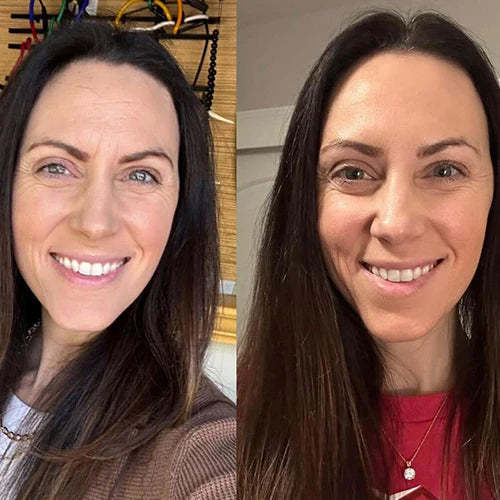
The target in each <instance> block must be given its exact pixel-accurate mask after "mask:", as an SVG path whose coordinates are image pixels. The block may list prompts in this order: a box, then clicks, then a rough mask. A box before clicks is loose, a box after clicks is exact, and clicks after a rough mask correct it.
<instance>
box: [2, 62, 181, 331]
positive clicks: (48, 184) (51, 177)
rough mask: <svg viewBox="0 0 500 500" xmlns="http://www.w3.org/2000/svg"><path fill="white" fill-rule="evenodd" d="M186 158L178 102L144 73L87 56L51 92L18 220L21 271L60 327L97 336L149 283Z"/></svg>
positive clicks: (34, 117) (33, 126) (21, 185)
mask: <svg viewBox="0 0 500 500" xmlns="http://www.w3.org/2000/svg"><path fill="white" fill-rule="evenodd" d="M178 155H179V126H178V122H177V115H176V111H175V108H174V104H173V101H172V98H171V96H170V94H169V92H168V91H167V90H166V89H165V87H163V86H162V85H161V84H160V83H158V82H157V81H156V80H155V79H153V78H152V77H151V76H149V75H148V74H146V73H145V72H142V71H141V70H139V69H136V68H134V67H132V66H129V65H119V66H117V65H110V64H107V63H103V62H97V61H84V62H83V61H80V62H77V63H74V64H72V65H70V66H68V67H67V68H66V69H65V70H64V71H62V72H61V73H60V74H58V75H57V76H55V77H54V78H53V79H52V80H51V81H50V83H49V84H48V85H47V86H46V87H45V89H44V90H43V92H42V93H41V95H40V97H39V99H38V101H37V103H36V105H35V107H34V108H33V111H32V113H31V116H30V119H29V122H28V125H27V128H26V131H25V135H24V138H23V142H22V145H21V149H20V155H19V160H18V166H17V172H16V177H15V181H14V188H13V199H12V210H13V215H12V224H13V233H14V244H15V258H16V262H17V265H18V267H19V269H20V271H21V274H22V276H23V278H24V279H25V281H26V283H27V284H28V286H29V287H30V289H31V290H32V291H33V293H34V294H35V295H36V297H37V298H38V300H39V301H40V302H41V304H42V307H43V308H44V310H45V312H46V313H48V314H49V316H50V318H51V320H52V321H53V322H55V323H56V324H57V325H59V326H60V327H62V328H66V329H70V330H78V331H83V332H98V331H101V330H103V329H104V328H106V327H108V326H109V325H110V324H111V323H112V322H113V321H114V320H115V319H116V318H117V317H118V316H119V315H120V314H121V313H122V312H123V311H124V310H125V309H126V308H127V307H128V306H129V305H130V304H131V303H132V302H133V301H134V300H135V299H136V298H137V297H138V296H139V294H140V293H141V291H142V290H143V289H144V288H145V286H146V285H147V283H148V282H149V280H150V279H151V277H152V275H153V273H154V271H155V269H156V268H157V265H158V263H159V261H160V258H161V255H162V253H163V250H164V248H165V246H166V243H167V240H168V237H169V233H170V229H171V225H172V219H173V216H174V212H175V209H176V207H177V201H178V194H179V175H178ZM123 262H125V263H124V264H123ZM65 264H66V266H67V267H69V268H70V269H67V267H65ZM117 266H119V267H117Z"/></svg>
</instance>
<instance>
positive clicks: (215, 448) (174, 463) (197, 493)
mask: <svg viewBox="0 0 500 500" xmlns="http://www.w3.org/2000/svg"><path fill="white" fill-rule="evenodd" d="M125 465H126V467H125ZM120 472H121V474H120ZM108 499H113V500H139V499H141V500H160V499H161V500H235V499H236V416H235V408H234V405H233V403H232V402H230V401H229V400H228V399H227V398H226V397H225V396H223V395H222V393H221V392H220V391H219V390H218V389H216V388H215V386H213V384H212V383H211V382H208V381H207V380H206V379H204V380H203V382H202V384H201V386H200V390H199V391H198V395H197V398H196V402H195V405H194V409H193V414H192V416H191V418H189V420H187V422H185V423H184V424H183V425H181V426H179V427H176V428H175V429H167V430H166V431H164V432H162V433H160V434H159V435H158V437H157V438H156V440H155V441H154V443H153V444H152V445H150V446H148V447H145V449H139V450H136V451H135V452H134V453H132V454H130V455H129V456H128V457H125V458H122V459H120V460H116V461H113V462H111V463H109V464H107V465H105V466H104V467H103V468H102V469H101V472H100V473H99V475H98V477H97V478H96V481H95V483H94V484H93V485H92V486H91V487H90V489H89V491H88V493H87V495H86V496H85V500H108ZM75 500H76V499H75Z"/></svg>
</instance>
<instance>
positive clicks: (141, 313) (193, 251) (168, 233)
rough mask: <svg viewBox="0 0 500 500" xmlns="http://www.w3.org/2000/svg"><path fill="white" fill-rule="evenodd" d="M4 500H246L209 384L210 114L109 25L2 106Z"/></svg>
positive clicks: (20, 79)
mask: <svg viewBox="0 0 500 500" xmlns="http://www.w3.org/2000/svg"><path fill="white" fill-rule="evenodd" d="M0 144H2V148H1V150H0V164H1V165H2V169H1V170H0V176H1V182H0V200H1V201H0V203H1V204H2V205H1V206H2V213H3V215H4V217H3V220H4V224H3V226H2V227H1V228H0V231H1V232H2V236H1V241H2V245H1V247H0V261H1V262H2V263H3V266H2V267H3V269H4V272H3V273H2V275H1V277H0V289H1V290H2V295H1V304H2V315H1V317H0V345H1V353H0V355H1V356H0V408H2V409H3V411H2V413H1V416H2V422H1V425H2V427H1V429H2V434H1V435H0V452H1V459H0V468H1V474H2V485H1V492H0V496H1V498H17V499H30V500H32V499H35V500H36V499H55V498H57V499H65V498H88V499H93V500H94V499H98V498H103V499H104V498H120V499H128V498H130V499H135V498H151V499H153V498H154V499H159V498H172V499H175V498H178V499H186V498H194V497H196V498H200V499H201V498H203V499H205V498H206V499H216V498H228V499H230V498H235V496H236V493H235V478H234V468H235V436H234V433H235V417H234V408H233V404H232V403H230V402H229V401H228V400H227V399H226V398H225V397H224V396H223V395H222V394H221V393H220V392H219V391H218V390H217V389H215V387H214V386H213V385H212V384H211V383H210V382H209V381H208V380H207V379H206V378H205V377H204V376H202V363H203V357H204V353H205V350H206V347H207V344H208V342H209V339H210V336H211V333H212V330H213V320H214V313H215V309H216V306H217V292H218V283H219V280H218V276H219V275H218V269H219V267H218V247H217V227H216V208H215V182H214V171H213V163H212V152H211V137H210V131H209V126H208V120H207V116H206V112H205V111H204V109H203V107H202V105H201V103H200V102H199V101H198V99H197V98H196V96H195V95H194V93H193V91H192V89H191V87H190V86H189V84H188V83H187V81H186V80H185V79H184V76H183V75H182V72H181V71H180V69H179V67H178V66H177V64H176V63H175V62H174V60H173V59H172V57H171V56H170V55H169V54H168V52H167V51H166V50H165V49H164V48H163V47H162V46H161V45H160V44H158V43H157V42H156V41H155V40H154V39H153V38H151V37H149V36H148V35H144V34H137V33H127V32H119V31H116V30H115V29H114V28H112V27H110V26H108V25H105V24H100V23H95V22H84V23H80V24H75V25H72V26H70V27H67V28H64V29H61V30H59V31H58V32H56V33H54V34H53V35H51V36H50V37H49V38H48V39H47V40H46V41H44V42H43V43H41V44H40V45H39V46H37V47H36V48H35V49H34V50H33V52H32V53H31V54H30V56H29V57H28V58H27V59H26V61H25V62H23V64H22V65H21V66H20V67H19V69H18V71H17V72H16V73H15V75H14V76H13V77H12V78H11V79H10V81H9V84H8V85H7V87H6V89H5V91H4V92H3V93H2V94H1V96H0Z"/></svg>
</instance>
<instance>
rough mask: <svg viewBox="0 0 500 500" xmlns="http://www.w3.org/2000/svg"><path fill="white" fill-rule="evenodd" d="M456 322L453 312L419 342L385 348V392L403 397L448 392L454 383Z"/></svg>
mask: <svg viewBox="0 0 500 500" xmlns="http://www.w3.org/2000/svg"><path fill="white" fill-rule="evenodd" d="M456 321H457V319H456V314H455V312H454V310H453V311H452V312H451V313H450V314H449V316H447V317H445V318H443V319H442V320H441V321H440V322H439V323H438V324H437V325H436V326H435V327H434V328H433V329H432V330H431V331H430V332H429V333H427V334H426V335H425V336H424V337H422V338H420V339H417V340H412V341H409V342H392V343H384V344H382V345H381V349H382V352H383V355H384V360H385V363H386V380H385V383H384V386H383V389H382V391H383V392H386V393H391V394H398V395H401V396H416V395H420V394H432V393H437V392H446V391H449V390H450V389H451V388H452V387H453V379H454V373H453V344H454V335H455V332H457V328H456V326H457V324H456ZM379 344H380V342H379Z"/></svg>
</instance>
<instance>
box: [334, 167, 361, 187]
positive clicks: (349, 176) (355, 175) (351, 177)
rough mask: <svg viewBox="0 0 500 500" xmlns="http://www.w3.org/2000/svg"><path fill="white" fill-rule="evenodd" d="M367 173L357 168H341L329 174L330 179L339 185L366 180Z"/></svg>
mask: <svg viewBox="0 0 500 500" xmlns="http://www.w3.org/2000/svg"><path fill="white" fill-rule="evenodd" d="M367 175H368V174H367V173H366V172H365V171H364V170H363V169H362V168H359V167H343V168H341V169H340V170H337V171H336V172H333V173H332V174H331V178H332V179H334V180H335V182H338V183H340V184H353V183H355V182H358V181H364V180H368V179H367Z"/></svg>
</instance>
